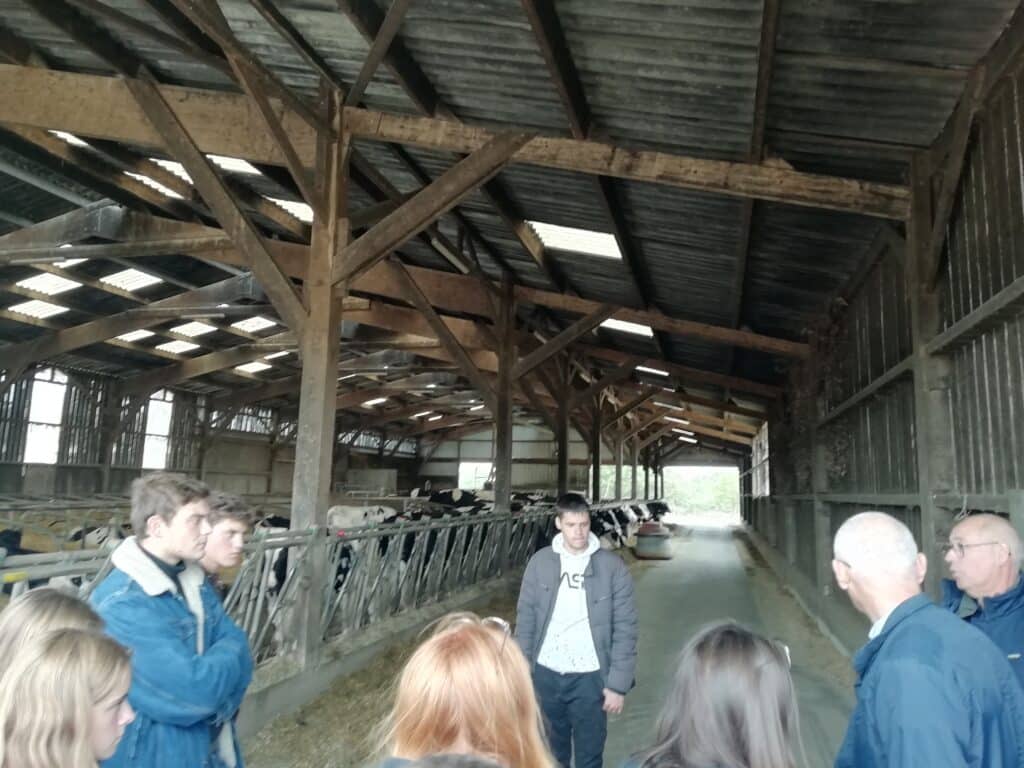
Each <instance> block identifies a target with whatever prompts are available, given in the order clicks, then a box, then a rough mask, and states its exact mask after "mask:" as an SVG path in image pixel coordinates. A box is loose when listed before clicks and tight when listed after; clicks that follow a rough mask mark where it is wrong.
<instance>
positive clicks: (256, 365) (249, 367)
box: [235, 360, 274, 373]
mask: <svg viewBox="0 0 1024 768" xmlns="http://www.w3.org/2000/svg"><path fill="white" fill-rule="evenodd" d="M273 367H274V366H272V365H269V364H267V363H261V362H260V361H259V360H254V361H253V362H251V363H246V364H245V365H236V366H235V370H236V371H241V372H242V373H259V372H260V371H266V370H268V369H270V368H273Z"/></svg>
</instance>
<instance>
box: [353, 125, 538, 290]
mask: <svg viewBox="0 0 1024 768" xmlns="http://www.w3.org/2000/svg"><path fill="white" fill-rule="evenodd" d="M527 141H529V135H528V134H524V133H509V134H502V135H498V136H496V137H495V138H494V140H493V141H491V142H488V143H487V144H486V145H484V146H483V147H481V148H480V149H479V150H477V151H476V152H474V153H472V154H471V155H469V156H468V157H466V158H465V159H463V160H461V161H459V162H458V163H457V164H456V165H455V166H453V167H452V168H450V169H448V170H447V171H445V172H444V173H443V174H441V175H440V176H438V177H437V178H436V179H435V180H434V181H433V182H432V183H431V184H429V185H428V186H427V187H425V188H424V189H422V190H420V192H418V193H417V194H415V195H413V196H412V198H410V199H409V200H408V201H407V202H406V203H404V204H403V205H401V206H400V207H399V208H397V209H396V210H395V211H393V212H392V213H390V214H388V215H387V216H385V217H384V218H383V219H382V220H381V221H380V222H378V223H377V224H375V225H374V226H373V227H372V228H371V229H370V231H369V232H367V233H366V234H365V235H363V236H362V237H360V238H359V239H357V240H356V241H355V242H353V243H352V245H350V246H349V247H348V248H347V249H346V250H345V254H344V256H343V258H342V260H341V261H342V262H343V263H344V264H345V267H344V269H343V271H341V272H339V273H336V274H335V275H334V282H335V283H338V282H341V281H348V280H351V279H353V278H356V277H358V276H359V275H361V274H362V273H363V272H365V271H366V270H368V269H369V268H370V267H372V266H373V265H374V264H376V263H377V262H378V261H380V260H381V259H383V258H384V257H385V256H387V255H388V254H389V253H391V251H393V250H394V249H396V248H398V247H399V246H400V245H402V243H404V242H406V241H407V240H408V239H409V238H411V237H413V236H415V235H416V234H418V233H419V232H421V231H423V230H424V229H426V228H427V227H428V226H429V225H430V224H431V223H433V222H434V221H436V220H437V219H438V217H440V216H441V215H442V214H444V213H446V212H447V211H449V210H450V209H451V208H453V207H454V206H456V205H458V203H459V201H460V200H462V199H463V198H465V197H466V196H467V195H469V194H471V193H472V192H473V191H474V190H475V189H476V187H478V186H479V185H480V184H482V183H483V182H485V181H486V180H487V179H489V178H491V177H492V176H494V175H495V174H496V173H498V171H500V170H501V169H502V168H503V167H504V166H505V164H506V163H508V161H509V158H510V157H511V156H512V155H513V154H514V153H515V151H516V150H517V149H518V148H519V147H522V146H523V145H524V144H525V143H526V142H527Z"/></svg>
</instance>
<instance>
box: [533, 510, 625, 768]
mask: <svg viewBox="0 0 1024 768" xmlns="http://www.w3.org/2000/svg"><path fill="white" fill-rule="evenodd" d="M555 510H556V515H557V517H556V518H555V526H556V527H557V528H558V530H559V531H560V533H559V534H558V535H557V536H555V538H554V541H552V543H551V546H550V547H545V548H544V549H542V550H540V551H539V552H537V553H536V554H535V555H534V556H533V557H532V558H530V562H529V563H528V564H527V566H526V572H525V573H524V574H523V584H522V587H521V588H520V591H519V602H518V604H517V606H516V640H517V641H518V643H519V647H520V648H522V649H523V654H524V655H525V656H526V658H527V660H528V661H529V662H530V665H531V667H532V671H533V685H534V689H535V690H536V692H537V699H538V701H539V702H540V705H541V710H542V711H543V713H544V724H545V727H546V731H547V736H548V742H549V743H550V744H551V752H552V753H553V754H554V756H555V759H556V760H558V762H559V764H560V765H562V766H563V768H569V766H570V763H571V762H572V758H573V755H574V753H575V758H576V759H575V763H574V764H575V766H576V768H601V765H602V761H603V753H604V742H605V738H606V737H607V735H608V722H607V716H608V714H609V713H612V714H618V713H619V712H621V711H622V707H623V702H624V701H625V698H626V694H627V693H628V692H629V690H630V689H631V688H632V687H633V672H634V669H635V667H636V636H637V616H636V606H635V604H634V601H633V579H632V577H631V576H630V575H629V570H628V569H627V568H626V564H625V563H623V562H622V558H620V557H619V556H618V555H614V554H612V553H611V552H607V551H605V550H603V549H601V545H600V543H599V542H598V540H597V537H596V536H595V535H594V534H593V533H591V532H590V506H589V505H588V504H587V500H586V499H585V498H583V496H581V495H580V494H578V493H567V494H565V495H564V496H562V497H561V498H559V499H558V501H557V502H556V504H555Z"/></svg>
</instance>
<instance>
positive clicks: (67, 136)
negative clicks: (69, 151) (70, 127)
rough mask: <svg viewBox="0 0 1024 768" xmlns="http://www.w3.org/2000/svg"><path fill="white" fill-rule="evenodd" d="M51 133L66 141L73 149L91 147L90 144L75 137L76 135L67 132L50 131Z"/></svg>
mask: <svg viewBox="0 0 1024 768" xmlns="http://www.w3.org/2000/svg"><path fill="white" fill-rule="evenodd" d="M49 133H52V134H53V135H54V136H56V137H57V138H58V139H62V140H63V141H66V142H67V143H68V144H70V145H71V146H73V147H88V146H89V143H88V142H86V141H82V140H81V139H80V138H78V137H77V136H75V134H73V133H68V132H67V131H49Z"/></svg>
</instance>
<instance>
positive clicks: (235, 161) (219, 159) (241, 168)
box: [207, 155, 260, 176]
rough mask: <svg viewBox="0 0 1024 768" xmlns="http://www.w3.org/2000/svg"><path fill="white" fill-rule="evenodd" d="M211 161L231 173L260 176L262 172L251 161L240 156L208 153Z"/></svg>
mask: <svg viewBox="0 0 1024 768" xmlns="http://www.w3.org/2000/svg"><path fill="white" fill-rule="evenodd" d="M207 157H208V158H210V162H212V163H213V164H214V165H216V166H217V167H218V168H221V169H223V170H225V171H230V172H231V173H247V174H249V175H250V176H259V175H260V172H259V171H258V170H257V169H256V167H255V166H254V165H252V164H251V163H250V162H249V161H247V160H243V159H242V158H240V157H226V156H225V155H207Z"/></svg>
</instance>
